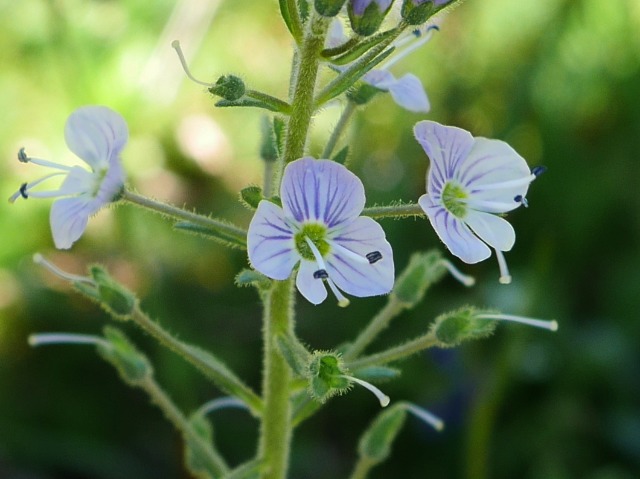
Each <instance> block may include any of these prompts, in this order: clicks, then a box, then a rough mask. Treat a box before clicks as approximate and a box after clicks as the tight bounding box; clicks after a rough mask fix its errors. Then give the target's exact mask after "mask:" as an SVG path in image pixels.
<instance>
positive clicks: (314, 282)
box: [296, 260, 327, 304]
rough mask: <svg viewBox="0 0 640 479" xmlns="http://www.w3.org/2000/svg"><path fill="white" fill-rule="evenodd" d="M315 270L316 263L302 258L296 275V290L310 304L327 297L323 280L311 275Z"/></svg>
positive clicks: (320, 301) (316, 268)
mask: <svg viewBox="0 0 640 479" xmlns="http://www.w3.org/2000/svg"><path fill="white" fill-rule="evenodd" d="M317 270H318V265H317V263H315V262H313V261H305V260H303V261H302V262H301V263H300V268H299V269H298V275H297V276H296V287H297V288H298V291H300V294H301V295H302V296H304V297H305V299H306V300H307V301H309V302H310V303H312V304H320V303H322V302H323V301H324V300H325V299H326V298H327V288H326V286H325V285H324V281H323V280H322V279H320V278H314V276H313V273H315V272H316V271H317Z"/></svg>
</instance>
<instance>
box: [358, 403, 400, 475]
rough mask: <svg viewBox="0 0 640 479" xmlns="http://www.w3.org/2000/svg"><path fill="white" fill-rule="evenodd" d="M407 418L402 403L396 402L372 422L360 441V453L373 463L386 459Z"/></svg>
mask: <svg viewBox="0 0 640 479" xmlns="http://www.w3.org/2000/svg"><path fill="white" fill-rule="evenodd" d="M406 418H407V411H406V408H405V407H404V405H403V404H402V403H398V404H395V405H394V406H391V407H390V408H388V409H385V410H384V411H383V412H381V413H380V414H378V417H377V418H376V419H375V420H374V421H373V422H372V423H371V425H370V426H369V428H368V429H367V430H366V431H365V432H364V434H363V435H362V437H361V438H360V442H359V443H358V453H359V454H360V456H361V457H364V458H367V459H368V460H369V461H370V462H371V463H373V464H378V463H380V462H382V461H384V460H385V459H386V458H387V457H388V456H389V454H390V453H391V444H392V443H393V441H394V440H395V438H396V436H397V435H398V432H400V429H401V428H402V426H403V425H404V422H405V420H406Z"/></svg>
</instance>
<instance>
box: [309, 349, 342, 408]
mask: <svg viewBox="0 0 640 479" xmlns="http://www.w3.org/2000/svg"><path fill="white" fill-rule="evenodd" d="M307 374H308V379H309V394H310V395H311V396H312V397H313V398H314V399H315V400H316V401H318V402H321V403H324V402H325V401H326V400H327V399H329V398H331V397H333V396H336V395H340V394H344V393H346V392H347V391H348V390H349V389H350V384H349V380H348V379H347V378H345V377H344V374H348V371H347V369H346V368H345V366H344V364H343V363H342V358H341V356H340V355H339V354H337V353H334V352H331V351H316V352H314V353H313V356H312V358H311V361H310V363H309V368H308V373H307Z"/></svg>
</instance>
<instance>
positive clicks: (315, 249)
mask: <svg viewBox="0 0 640 479" xmlns="http://www.w3.org/2000/svg"><path fill="white" fill-rule="evenodd" d="M304 240H305V241H306V242H307V244H308V245H309V249H310V250H311V252H312V253H313V257H314V258H315V259H316V263H318V266H319V267H320V269H321V270H324V271H326V270H327V265H325V264H324V259H322V254H321V253H320V250H319V249H318V247H317V246H316V245H315V243H314V242H313V241H311V240H310V239H309V237H308V236H305V237H304Z"/></svg>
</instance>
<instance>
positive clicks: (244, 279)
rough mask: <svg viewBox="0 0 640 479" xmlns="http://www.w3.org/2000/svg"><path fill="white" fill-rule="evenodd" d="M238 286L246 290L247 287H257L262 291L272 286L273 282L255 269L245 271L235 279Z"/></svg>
mask: <svg viewBox="0 0 640 479" xmlns="http://www.w3.org/2000/svg"><path fill="white" fill-rule="evenodd" d="M235 283H236V286H238V287H240V288H244V287H247V286H255V287H256V288H258V289H260V290H266V289H268V288H269V287H270V286H271V280H270V279H269V278H267V277H266V276H265V275H263V274H262V273H260V272H258V271H255V270H253V269H243V270H242V271H240V272H239V273H238V274H237V275H236V278H235Z"/></svg>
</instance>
